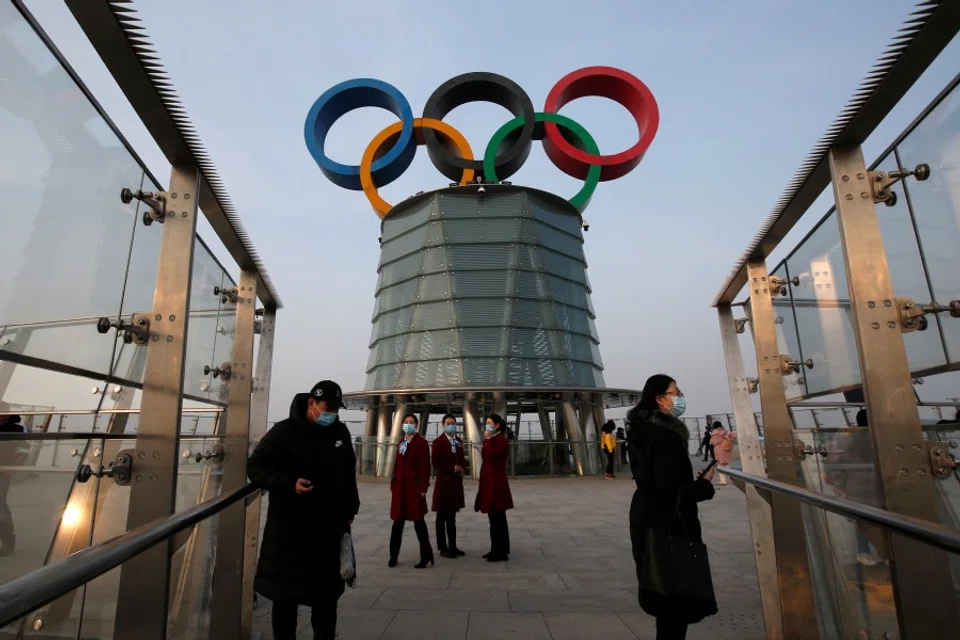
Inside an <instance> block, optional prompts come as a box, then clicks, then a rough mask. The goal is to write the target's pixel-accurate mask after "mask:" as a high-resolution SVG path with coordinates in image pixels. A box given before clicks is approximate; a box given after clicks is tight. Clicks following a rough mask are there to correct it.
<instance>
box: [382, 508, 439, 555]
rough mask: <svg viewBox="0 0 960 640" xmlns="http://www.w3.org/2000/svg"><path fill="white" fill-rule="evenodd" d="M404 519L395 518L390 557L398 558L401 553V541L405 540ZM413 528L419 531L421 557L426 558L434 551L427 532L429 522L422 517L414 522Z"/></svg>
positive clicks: (391, 531) (391, 533)
mask: <svg viewBox="0 0 960 640" xmlns="http://www.w3.org/2000/svg"><path fill="white" fill-rule="evenodd" d="M405 524H406V521H404V520H394V521H393V529H391V530H390V557H391V558H396V557H397V556H399V555H400V543H401V542H403V525H405ZM413 530H414V531H415V532H416V533H417V541H418V542H419V543H420V559H421V560H422V559H424V558H427V557H429V556H430V554H431V553H433V551H432V548H431V547H430V536H429V534H428V533H427V523H426V522H424V521H423V519H422V518H421V519H420V520H417V521H416V522H414V523H413Z"/></svg>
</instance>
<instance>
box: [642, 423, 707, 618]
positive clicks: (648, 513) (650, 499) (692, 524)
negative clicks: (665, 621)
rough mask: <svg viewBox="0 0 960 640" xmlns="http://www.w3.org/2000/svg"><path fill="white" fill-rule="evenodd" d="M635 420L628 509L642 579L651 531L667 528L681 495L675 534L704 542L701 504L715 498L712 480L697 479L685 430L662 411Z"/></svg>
mask: <svg viewBox="0 0 960 640" xmlns="http://www.w3.org/2000/svg"><path fill="white" fill-rule="evenodd" d="M632 417H633V420H632V421H631V423H630V432H629V435H628V436H627V446H628V447H629V450H630V466H631V467H632V469H633V477H634V480H635V481H636V483H637V490H636V492H634V494H633V501H632V502H631V504H630V541H631V543H632V546H633V559H634V560H635V561H636V564H637V579H638V580H639V579H640V572H641V569H642V566H643V552H644V545H645V541H646V532H647V530H648V529H652V528H659V527H664V526H666V524H667V522H668V521H669V520H670V517H671V514H673V512H674V509H675V508H676V505H677V497H678V496H679V498H680V517H679V518H674V521H673V525H672V527H671V533H672V534H675V535H680V536H684V537H686V534H687V533H688V532H689V535H690V537H691V538H692V539H694V540H696V541H700V540H701V537H700V536H701V531H700V519H699V517H698V516H699V513H698V510H697V503H698V502H703V501H704V500H710V499H711V498H713V494H714V489H713V485H712V484H711V483H710V482H709V481H707V480H696V479H694V475H693V465H692V464H691V462H690V455H689V453H688V452H687V441H688V440H689V438H690V432H689V430H688V429H687V427H686V425H684V424H683V423H682V422H681V421H679V420H677V419H676V418H674V417H672V416H670V415H667V414H665V413H663V412H661V411H654V412H649V411H638V412H636V413H635V414H634V415H633V416H632ZM684 525H686V528H684ZM640 604H641V606H643V605H644V603H643V601H642V597H641V603H640Z"/></svg>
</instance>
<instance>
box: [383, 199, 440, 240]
mask: <svg viewBox="0 0 960 640" xmlns="http://www.w3.org/2000/svg"><path fill="white" fill-rule="evenodd" d="M435 204H436V202H435V201H434V199H433V198H430V199H428V200H424V201H423V202H421V203H419V204H417V205H416V206H414V207H410V208H408V209H399V208H398V209H399V210H398V211H397V214H396V215H391V216H390V222H389V224H388V223H387V222H384V223H383V225H382V228H383V231H382V233H381V236H382V241H383V242H388V241H390V240H392V239H394V238H396V237H397V236H399V235H402V234H404V233H406V232H408V231H410V230H411V229H414V228H415V227H418V226H420V225H422V224H426V222H427V221H428V220H430V217H431V215H430V214H431V213H432V212H433V210H434V208H435Z"/></svg>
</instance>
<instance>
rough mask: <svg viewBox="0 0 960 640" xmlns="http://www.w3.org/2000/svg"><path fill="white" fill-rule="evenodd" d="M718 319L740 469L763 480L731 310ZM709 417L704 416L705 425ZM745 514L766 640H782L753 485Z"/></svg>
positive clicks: (771, 542) (770, 532)
mask: <svg viewBox="0 0 960 640" xmlns="http://www.w3.org/2000/svg"><path fill="white" fill-rule="evenodd" d="M717 313H718V314H719V319H720V337H721V338H722V341H723V356H724V360H725V361H726V363H727V379H728V383H729V385H730V401H731V403H732V404H733V413H734V417H735V419H736V421H737V446H738V447H739V450H740V464H741V466H742V467H743V470H744V471H745V472H747V473H751V474H753V475H756V476H763V477H766V475H767V471H766V469H765V468H764V465H763V454H762V452H761V451H760V430H759V429H758V428H757V420H756V417H755V416H754V413H753V403H752V402H751V401H750V390H749V383H748V381H747V374H746V370H745V369H744V365H743V354H742V352H741V350H740V342H739V340H738V339H737V330H736V326H735V324H734V319H733V310H732V309H731V308H730V307H729V305H721V306H720V307H718V308H717ZM709 419H710V416H707V421H708V422H709ZM744 493H745V494H746V498H747V515H748V517H749V520H750V534H751V536H752V537H753V547H754V558H755V560H756V562H757V582H758V583H759V585H760V604H761V606H762V607H763V623H764V627H765V629H766V632H767V638H768V639H769V640H783V638H784V637H785V636H784V632H783V611H782V609H781V607H780V580H781V579H783V580H787V579H788V578H787V576H786V575H784V576H782V577H781V575H780V574H781V572H782V571H783V570H785V568H783V569H781V567H780V566H779V565H778V563H777V550H776V545H775V539H776V537H775V534H774V527H773V510H772V508H771V505H770V503H769V502H768V501H767V500H765V499H764V497H763V496H761V495H760V493H759V492H758V491H757V489H756V487H754V486H753V485H747V486H746V488H745V490H744Z"/></svg>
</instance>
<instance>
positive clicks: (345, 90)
mask: <svg viewBox="0 0 960 640" xmlns="http://www.w3.org/2000/svg"><path fill="white" fill-rule="evenodd" d="M361 107H380V108H381V109H386V110H387V111H390V112H391V113H393V114H394V115H395V116H397V117H398V118H400V121H401V122H403V128H402V129H401V130H400V136H399V137H398V138H397V141H396V143H394V145H393V147H391V148H390V150H389V151H387V153H385V154H384V155H383V156H381V157H380V158H377V159H376V160H374V161H373V166H372V167H371V173H372V174H373V180H374V182H375V184H377V185H379V186H383V185H387V184H390V183H391V182H393V181H394V180H396V179H397V178H399V177H400V176H401V175H403V172H404V171H406V170H407V168H408V167H409V166H410V163H412V162H413V158H414V155H415V154H416V153H417V141H416V139H415V138H414V135H413V110H412V109H411V108H410V103H409V102H407V99H406V97H405V96H404V95H403V94H402V93H400V91H399V90H398V89H397V88H396V87H394V86H393V85H390V84H387V83H386V82H383V81H382V80H376V79H373V78H356V79H354V80H347V81H346V82H341V83H340V84H338V85H336V86H333V87H330V88H329V89H328V90H326V91H325V92H324V93H323V95H321V96H320V97H319V98H317V101H316V102H314V103H313V106H312V107H311V108H310V113H309V114H307V121H306V123H305V124H304V130H303V135H304V137H305V138H306V142H307V149H309V151H310V155H311V156H313V159H314V160H315V161H316V163H317V166H319V167H320V171H322V172H323V175H325V176H326V177H327V179H328V180H330V182H332V183H334V184H335V185H337V186H338V187H341V188H343V189H351V190H353V191H362V190H363V187H362V186H361V185H360V165H356V164H354V165H345V164H340V163H339V162H336V161H334V160H331V159H330V158H328V157H327V155H326V154H325V153H324V151H323V146H324V142H325V141H326V139H327V133H328V132H329V131H330V128H331V127H332V126H333V123H334V122H336V121H337V120H338V119H339V118H340V117H341V116H343V115H345V114H346V113H348V112H350V111H353V110H354V109H359V108H361Z"/></svg>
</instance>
